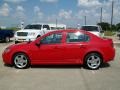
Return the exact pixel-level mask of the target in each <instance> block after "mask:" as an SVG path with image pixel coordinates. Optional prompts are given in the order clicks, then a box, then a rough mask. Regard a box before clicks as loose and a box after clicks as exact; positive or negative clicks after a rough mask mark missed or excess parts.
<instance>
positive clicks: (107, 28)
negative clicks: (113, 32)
mask: <svg viewBox="0 0 120 90" xmlns="http://www.w3.org/2000/svg"><path fill="white" fill-rule="evenodd" d="M97 25H100V26H101V27H102V29H103V30H104V31H109V30H110V24H109V23H107V22H101V23H98V24H97Z"/></svg>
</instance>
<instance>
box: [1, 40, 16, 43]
mask: <svg viewBox="0 0 120 90" xmlns="http://www.w3.org/2000/svg"><path fill="white" fill-rule="evenodd" d="M13 41H14V40H10V42H8V43H11V42H13ZM0 43H6V42H5V41H0Z"/></svg>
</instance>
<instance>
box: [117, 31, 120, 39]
mask: <svg viewBox="0 0 120 90" xmlns="http://www.w3.org/2000/svg"><path fill="white" fill-rule="evenodd" d="M117 36H118V37H119V39H120V30H119V31H118V32H117Z"/></svg>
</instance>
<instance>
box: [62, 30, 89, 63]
mask: <svg viewBox="0 0 120 90" xmlns="http://www.w3.org/2000/svg"><path fill="white" fill-rule="evenodd" d="M88 43H89V36H88V35H85V34H83V33H81V32H70V33H67V34H66V43H65V45H64V47H65V50H64V59H65V61H66V62H69V63H72V64H74V63H75V64H76V63H82V59H83V56H84V53H85V51H86V49H87V47H88Z"/></svg>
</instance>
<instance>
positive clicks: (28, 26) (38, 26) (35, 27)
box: [24, 25, 42, 30]
mask: <svg viewBox="0 0 120 90" xmlns="http://www.w3.org/2000/svg"><path fill="white" fill-rule="evenodd" d="M41 26H42V25H27V26H26V27H25V28H24V29H39V30H40V29H41Z"/></svg>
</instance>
